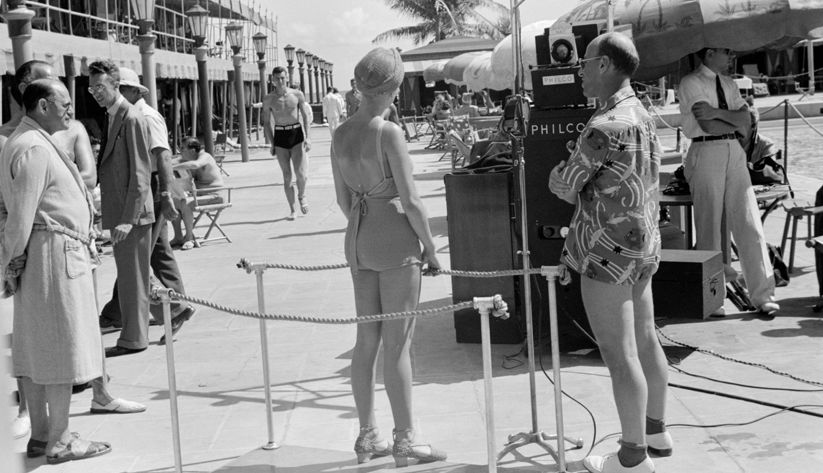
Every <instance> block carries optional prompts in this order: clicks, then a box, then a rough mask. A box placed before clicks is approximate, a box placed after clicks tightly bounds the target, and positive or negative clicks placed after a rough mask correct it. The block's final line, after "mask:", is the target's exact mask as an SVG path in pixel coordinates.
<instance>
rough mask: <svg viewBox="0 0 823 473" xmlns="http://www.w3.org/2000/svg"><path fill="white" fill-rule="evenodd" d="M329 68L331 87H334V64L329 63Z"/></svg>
mask: <svg viewBox="0 0 823 473" xmlns="http://www.w3.org/2000/svg"><path fill="white" fill-rule="evenodd" d="M328 66H329V85H330V86H332V87H334V63H333V62H330V63H328Z"/></svg>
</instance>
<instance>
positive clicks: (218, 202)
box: [193, 187, 232, 247]
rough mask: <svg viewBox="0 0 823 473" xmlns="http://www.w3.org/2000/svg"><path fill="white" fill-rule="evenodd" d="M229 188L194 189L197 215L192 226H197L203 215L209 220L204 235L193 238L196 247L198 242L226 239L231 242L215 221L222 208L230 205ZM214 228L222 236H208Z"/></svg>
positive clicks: (198, 244)
mask: <svg viewBox="0 0 823 473" xmlns="http://www.w3.org/2000/svg"><path fill="white" fill-rule="evenodd" d="M231 190H232V188H231V187H212V188H207V189H196V190H195V191H194V193H193V196H194V212H195V214H196V215H197V216H196V217H195V218H194V225H193V226H194V228H197V222H199V221H200V219H201V218H202V217H203V216H204V215H205V216H206V217H208V218H209V220H211V223H210V224H209V229H208V230H206V235H205V236H204V237H203V238H195V243H196V244H197V246H198V247H199V246H200V243H205V242H207V241H216V240H228V242H229V243H231V238H229V236H228V235H226V232H225V231H224V230H223V227H221V226H220V224H219V223H217V220H218V219H219V218H220V214H221V213H222V212H223V210H225V209H227V208H229V207H231ZM214 229H217V231H219V232H220V234H221V235H222V236H218V237H214V238H209V235H211V232H212V230H214ZM198 240H199V241H198Z"/></svg>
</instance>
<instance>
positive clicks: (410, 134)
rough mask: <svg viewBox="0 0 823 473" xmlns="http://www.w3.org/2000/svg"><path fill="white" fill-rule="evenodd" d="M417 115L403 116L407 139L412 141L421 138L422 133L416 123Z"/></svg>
mask: <svg viewBox="0 0 823 473" xmlns="http://www.w3.org/2000/svg"><path fill="white" fill-rule="evenodd" d="M415 120H416V118H415V117H404V118H403V131H404V132H405V133H406V141H408V142H411V141H412V140H419V139H420V134H419V133H418V132H417V126H416V125H415Z"/></svg>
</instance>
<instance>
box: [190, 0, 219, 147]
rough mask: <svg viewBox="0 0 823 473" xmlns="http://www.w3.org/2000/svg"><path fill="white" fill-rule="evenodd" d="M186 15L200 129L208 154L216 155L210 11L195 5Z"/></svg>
mask: <svg viewBox="0 0 823 473" xmlns="http://www.w3.org/2000/svg"><path fill="white" fill-rule="evenodd" d="M186 15H188V17H189V27H190V28H191V35H192V37H193V38H194V57H195V59H196V60H197V79H198V82H199V88H200V127H201V129H202V130H203V141H204V142H205V145H206V152H207V153H209V154H211V155H214V138H213V137H212V124H211V117H212V109H211V93H210V88H209V68H208V65H207V64H206V61H207V60H208V57H209V47H208V46H206V31H207V30H208V25H209V11H208V10H206V9H205V8H203V7H201V6H200V5H195V6H193V7H191V8H189V9H188V11H186Z"/></svg>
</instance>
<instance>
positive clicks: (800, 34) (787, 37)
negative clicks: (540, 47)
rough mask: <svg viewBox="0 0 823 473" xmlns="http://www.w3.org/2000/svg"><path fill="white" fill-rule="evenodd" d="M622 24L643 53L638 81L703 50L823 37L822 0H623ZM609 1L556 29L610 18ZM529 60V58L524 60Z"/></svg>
mask: <svg viewBox="0 0 823 473" xmlns="http://www.w3.org/2000/svg"><path fill="white" fill-rule="evenodd" d="M614 3H615V4H616V5H615V7H614V19H615V23H616V24H618V25H631V30H632V37H633V38H634V42H635V44H636V45H637V51H638V53H639V54H640V67H641V70H640V71H638V74H637V75H636V76H635V77H636V78H637V79H640V80H645V79H654V78H657V77H660V76H661V75H663V74H665V73H666V72H669V71H671V70H672V69H675V68H676V65H677V64H678V62H679V60H680V58H682V57H683V56H686V55H688V54H690V53H694V52H696V51H699V50H701V49H703V48H708V47H711V48H729V49H732V50H734V51H754V50H759V49H785V48H787V47H789V46H792V45H794V44H796V43H798V42H800V41H802V40H805V39H818V38H821V37H823V0H621V1H619V2H614ZM607 17H608V0H585V1H583V2H581V3H580V4H579V5H578V6H577V7H575V8H574V9H572V10H571V11H570V12H569V13H567V14H565V15H563V16H562V17H561V18H559V19H558V20H557V22H556V23H555V24H554V25H552V27H551V34H563V33H566V32H571V27H572V26H573V25H575V24H577V23H580V22H584V21H592V20H606V19H607ZM524 63H525V60H524Z"/></svg>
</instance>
